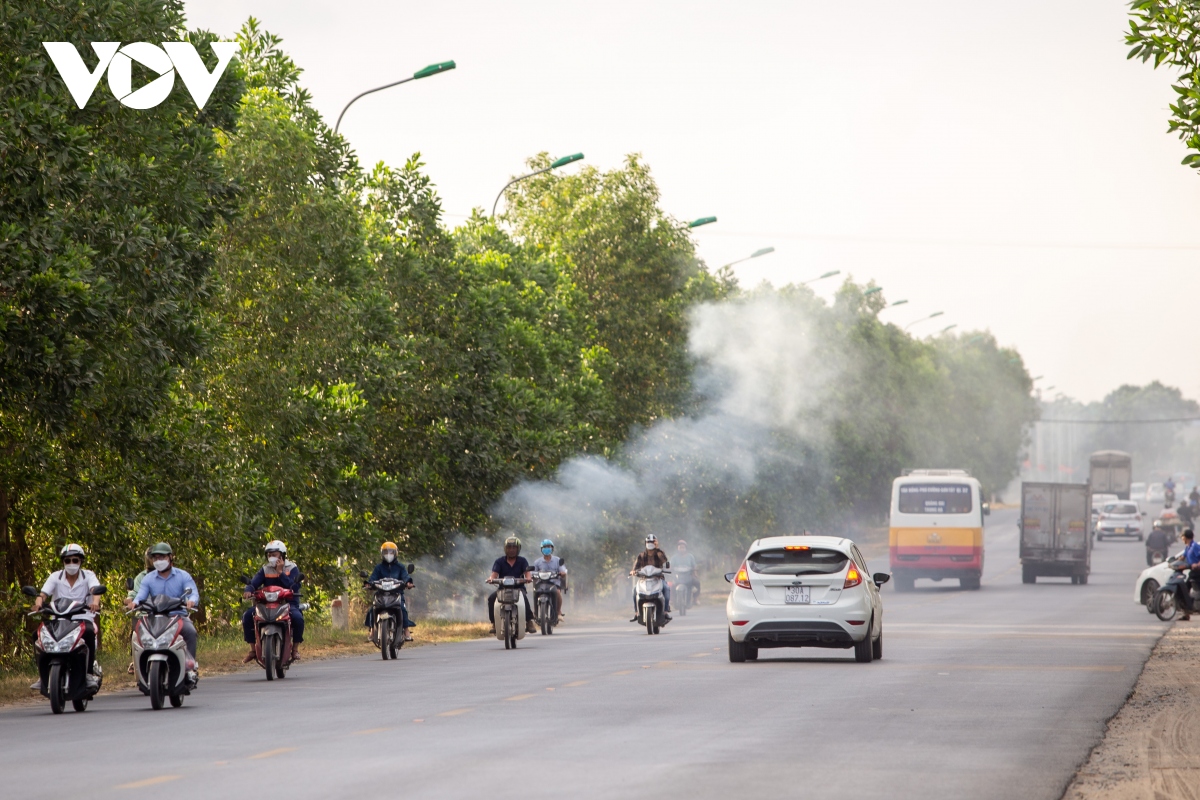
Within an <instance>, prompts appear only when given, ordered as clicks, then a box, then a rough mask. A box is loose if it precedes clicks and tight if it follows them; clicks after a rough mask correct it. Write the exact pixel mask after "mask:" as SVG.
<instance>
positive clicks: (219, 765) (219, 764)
mask: <svg viewBox="0 0 1200 800" xmlns="http://www.w3.org/2000/svg"><path fill="white" fill-rule="evenodd" d="M228 763H229V762H228V761H214V762H213V766H215V767H221V766H224V765H225V764H228Z"/></svg>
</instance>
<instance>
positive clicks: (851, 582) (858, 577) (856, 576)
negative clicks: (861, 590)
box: [842, 562, 862, 589]
mask: <svg viewBox="0 0 1200 800" xmlns="http://www.w3.org/2000/svg"><path fill="white" fill-rule="evenodd" d="M860 583H862V573H861V572H859V571H858V567H856V566H854V564H853V562H852V563H851V564H850V569H848V570H846V582H845V583H843V584H842V588H843V589H849V588H850V587H851V586H858V585H859V584H860Z"/></svg>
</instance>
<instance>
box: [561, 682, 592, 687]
mask: <svg viewBox="0 0 1200 800" xmlns="http://www.w3.org/2000/svg"><path fill="white" fill-rule="evenodd" d="M585 683H587V681H572V682H571V683H564V684H563V686H564V687H570V686H583V685H584V684H585Z"/></svg>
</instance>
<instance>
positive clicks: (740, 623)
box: [733, 619, 750, 626]
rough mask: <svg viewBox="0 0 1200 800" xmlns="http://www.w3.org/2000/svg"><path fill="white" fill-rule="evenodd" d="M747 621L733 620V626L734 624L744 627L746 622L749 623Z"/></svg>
mask: <svg viewBox="0 0 1200 800" xmlns="http://www.w3.org/2000/svg"><path fill="white" fill-rule="evenodd" d="M749 621H750V620H748V619H735V620H734V621H733V624H734V625H738V626H741V625H745V624H746V623H747V622H749Z"/></svg>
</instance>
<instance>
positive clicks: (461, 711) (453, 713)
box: [438, 708, 475, 717]
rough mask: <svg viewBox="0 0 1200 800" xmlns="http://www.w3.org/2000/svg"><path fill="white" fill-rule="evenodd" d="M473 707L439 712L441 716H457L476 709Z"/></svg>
mask: <svg viewBox="0 0 1200 800" xmlns="http://www.w3.org/2000/svg"><path fill="white" fill-rule="evenodd" d="M474 710H475V709H473V708H456V709H454V710H453V711H443V712H442V713H440V714H438V716H439V717H457V716H458V715H459V714H466V713H467V712H469V711H474Z"/></svg>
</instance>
